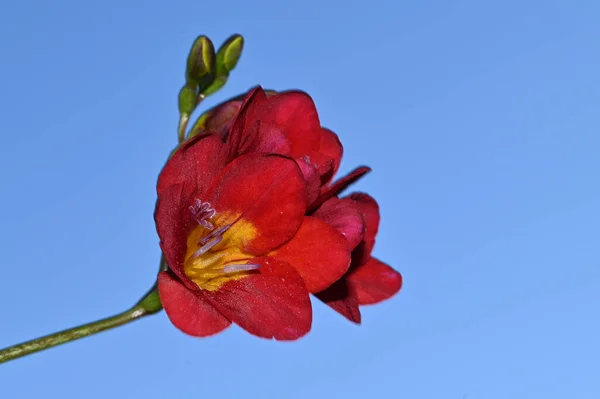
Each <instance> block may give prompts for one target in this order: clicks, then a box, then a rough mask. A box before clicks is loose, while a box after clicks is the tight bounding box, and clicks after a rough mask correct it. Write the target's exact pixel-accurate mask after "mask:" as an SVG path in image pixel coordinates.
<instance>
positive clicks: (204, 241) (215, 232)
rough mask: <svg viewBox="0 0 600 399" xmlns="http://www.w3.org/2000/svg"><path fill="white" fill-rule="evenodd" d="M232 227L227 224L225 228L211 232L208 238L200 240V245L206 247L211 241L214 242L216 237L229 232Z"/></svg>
mask: <svg viewBox="0 0 600 399" xmlns="http://www.w3.org/2000/svg"><path fill="white" fill-rule="evenodd" d="M230 227H231V224H226V225H225V226H221V227H219V228H218V229H216V230H215V231H213V232H211V233H210V234H209V235H207V236H206V237H204V238H202V239H200V244H201V245H204V244H206V243H207V242H209V241H210V240H212V239H213V238H214V237H216V236H220V235H223V233H225V232H226V231H227V230H229V228H230Z"/></svg>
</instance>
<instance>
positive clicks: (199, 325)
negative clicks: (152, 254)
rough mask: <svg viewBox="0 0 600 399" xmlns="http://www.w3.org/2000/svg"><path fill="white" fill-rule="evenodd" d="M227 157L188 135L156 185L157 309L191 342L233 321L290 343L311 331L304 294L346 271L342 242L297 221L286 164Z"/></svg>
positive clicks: (296, 199)
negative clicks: (160, 257)
mask: <svg viewBox="0 0 600 399" xmlns="http://www.w3.org/2000/svg"><path fill="white" fill-rule="evenodd" d="M242 133H244V132H242V131H238V134H242ZM232 137H233V138H235V136H232ZM259 145H260V143H259ZM231 148H232V147H231V146H230V144H228V143H226V142H224V141H223V139H222V137H220V136H219V135H200V136H197V137H195V138H193V139H191V140H189V141H188V142H186V143H185V144H184V145H183V146H182V147H181V148H179V149H178V150H177V151H176V152H175V153H174V155H173V156H172V157H171V159H170V160H169V161H168V162H167V164H166V165H165V167H164V169H163V171H162V172H161V174H160V176H159V181H158V185H157V191H158V201H157V206H156V211H155V220H156V226H157V231H158V235H159V237H160V245H161V248H162V251H163V253H164V255H165V257H166V260H167V263H168V265H169V270H168V271H165V272H161V273H160V275H159V278H158V289H159V295H160V298H161V301H162V304H163V307H164V309H165V311H166V313H167V315H168V317H169V319H170V320H171V321H172V322H173V324H174V325H175V326H176V327H177V328H179V329H180V330H182V331H183V332H185V333H187V334H189V335H193V336H199V337H201V336H209V335H212V334H216V333H218V332H220V331H222V330H223V329H225V328H227V327H228V326H229V325H230V324H231V323H232V322H233V323H236V324H238V325H239V326H240V327H242V328H243V329H245V330H246V331H248V332H250V333H251V334H254V335H256V336H259V337H264V338H275V339H277V340H293V339H297V338H299V337H301V336H303V335H304V334H306V333H307V332H308V331H309V330H310V327H311V320H312V311H311V304H310V300H309V296H308V294H309V292H319V291H323V290H324V289H326V288H327V287H329V286H330V285H331V284H333V283H334V282H335V281H337V280H338V279H339V278H340V277H342V276H343V275H344V274H345V272H346V271H347V270H348V267H349V264H350V251H349V248H348V245H347V242H346V240H345V238H344V236H343V235H342V234H341V233H340V232H339V231H337V230H336V229H335V228H334V227H332V226H330V225H329V224H327V223H326V222H324V221H323V220H321V219H319V218H316V217H311V216H305V213H306V207H307V188H306V182H305V180H304V178H303V174H302V171H301V170H300V168H299V166H298V164H297V163H296V162H295V161H294V160H293V159H291V158H289V157H285V156H282V155H277V154H267V153H261V152H260V151H256V152H251V151H250V152H249V153H248V154H240V155H236V156H234V157H232V154H231Z"/></svg>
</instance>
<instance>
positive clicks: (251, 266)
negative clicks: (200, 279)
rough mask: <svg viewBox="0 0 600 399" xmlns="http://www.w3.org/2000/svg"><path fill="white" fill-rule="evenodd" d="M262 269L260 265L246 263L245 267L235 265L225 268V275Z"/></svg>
mask: <svg viewBox="0 0 600 399" xmlns="http://www.w3.org/2000/svg"><path fill="white" fill-rule="evenodd" d="M258 269H260V265H258V264H254V263H246V264H245V265H239V264H233V265H227V266H225V267H224V268H223V272H224V273H237V272H247V271H250V270H258Z"/></svg>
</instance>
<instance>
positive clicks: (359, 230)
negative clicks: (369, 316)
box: [313, 193, 402, 323]
mask: <svg viewBox="0 0 600 399" xmlns="http://www.w3.org/2000/svg"><path fill="white" fill-rule="evenodd" d="M313 216H314V217H318V218H320V219H321V220H324V221H326V222H327V223H328V224H330V225H331V226H334V227H336V228H337V229H338V230H339V231H340V232H342V233H343V234H344V236H345V237H346V238H347V240H348V244H349V245H350V248H353V251H352V264H351V266H350V269H349V270H348V272H347V273H346V275H345V276H344V277H343V278H342V279H340V280H339V281H337V282H336V283H334V284H333V285H332V286H330V287H329V288H328V289H326V290H324V291H322V292H319V293H317V294H316V296H317V298H319V299H320V300H321V301H323V302H324V303H326V304H327V305H329V306H330V307H331V308H333V309H334V310H336V311H337V312H338V313H340V314H341V315H343V316H344V317H346V318H347V319H348V320H350V321H353V322H355V323H360V322H361V314H360V309H359V306H362V305H371V304H376V303H379V302H381V301H384V300H386V299H388V298H390V297H392V296H393V295H395V294H396V293H397V292H398V291H399V290H400V288H401V287H402V275H401V274H400V273H399V272H397V271H396V270H394V269H393V268H392V267H390V266H388V265H387V264H385V263H383V262H382V261H380V260H379V259H377V258H375V257H373V256H372V255H371V253H372V251H373V247H374V246H375V237H376V235H377V231H378V230H379V220H380V216H379V205H378V204H377V201H375V199H373V198H372V197H371V196H369V195H368V194H363V193H355V194H352V195H350V196H348V197H345V198H342V199H339V198H337V197H333V198H331V199H329V200H328V201H326V202H325V203H324V204H323V205H322V206H321V207H320V208H319V209H318V210H317V211H316V212H314V214H313Z"/></svg>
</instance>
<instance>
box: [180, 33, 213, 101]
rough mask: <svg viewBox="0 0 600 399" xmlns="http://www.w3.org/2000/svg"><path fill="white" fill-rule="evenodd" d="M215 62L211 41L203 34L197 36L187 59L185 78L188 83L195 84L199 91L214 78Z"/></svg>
mask: <svg viewBox="0 0 600 399" xmlns="http://www.w3.org/2000/svg"><path fill="white" fill-rule="evenodd" d="M215 63H216V57H215V48H214V46H213V44H212V41H211V40H210V39H209V38H208V37H206V36H204V35H202V36H198V38H197V39H196V41H195V42H194V44H193V45H192V48H191V50H190V54H189V55H188V59H187V68H186V71H185V78H186V80H187V82H188V84H190V83H193V84H195V85H197V86H198V87H199V89H200V92H202V91H203V89H206V88H207V87H208V86H210V85H211V84H212V83H213V80H214V78H215Z"/></svg>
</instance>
